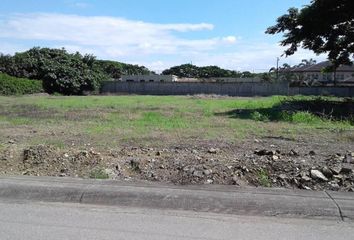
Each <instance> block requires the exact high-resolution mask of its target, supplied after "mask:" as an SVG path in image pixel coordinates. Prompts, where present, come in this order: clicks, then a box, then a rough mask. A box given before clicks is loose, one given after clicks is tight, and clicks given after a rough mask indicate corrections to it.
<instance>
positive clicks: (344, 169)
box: [340, 163, 354, 174]
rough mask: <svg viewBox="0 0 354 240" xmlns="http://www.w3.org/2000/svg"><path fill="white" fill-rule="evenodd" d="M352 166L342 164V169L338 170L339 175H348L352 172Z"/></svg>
mask: <svg viewBox="0 0 354 240" xmlns="http://www.w3.org/2000/svg"><path fill="white" fill-rule="evenodd" d="M353 168H354V167H353V165H352V164H348V163H346V164H343V165H342V169H341V170H340V173H343V174H350V173H352V172H353Z"/></svg>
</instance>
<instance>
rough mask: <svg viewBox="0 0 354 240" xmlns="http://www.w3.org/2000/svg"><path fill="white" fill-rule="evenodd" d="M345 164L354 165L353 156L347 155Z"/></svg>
mask: <svg viewBox="0 0 354 240" xmlns="http://www.w3.org/2000/svg"><path fill="white" fill-rule="evenodd" d="M343 163H354V161H353V157H352V155H351V154H347V155H345V157H344V159H343Z"/></svg>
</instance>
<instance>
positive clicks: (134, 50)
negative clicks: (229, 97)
mask: <svg viewBox="0 0 354 240" xmlns="http://www.w3.org/2000/svg"><path fill="white" fill-rule="evenodd" d="M309 3H310V0H82V1H80V0H79V1H78V0H55V1H54V0H53V1H49V0H1V5H0V52H1V53H4V54H14V53H15V52H21V51H25V50H28V49H30V48H32V47H34V46H39V47H51V48H52V47H53V48H62V47H64V48H65V49H67V50H68V51H69V52H75V51H79V52H81V53H82V54H93V55H95V56H97V58H99V59H108V60H116V61H121V62H126V63H132V64H139V65H144V66H146V67H148V68H150V69H151V70H154V71H157V72H161V71H162V70H164V69H166V68H169V67H171V66H176V65H180V64H185V63H192V64H195V65H198V66H206V65H217V66H219V67H223V68H227V69H232V70H238V71H251V72H262V71H268V70H269V69H270V68H271V67H273V66H275V65H276V59H277V57H280V56H281V55H282V53H283V51H284V48H283V47H281V46H279V41H280V40H281V37H282V35H281V34H280V35H275V36H273V35H267V34H265V33H264V32H265V30H266V29H267V27H269V26H272V25H274V24H275V22H276V19H277V17H279V16H281V15H282V14H284V13H286V11H287V9H289V8H290V7H298V8H301V7H302V6H304V5H307V4H309ZM309 58H314V59H317V60H318V61H320V60H324V59H325V56H316V55H314V54H313V53H311V52H310V51H307V50H299V51H298V52H297V53H296V54H295V55H293V56H291V57H287V58H285V57H281V58H280V64H283V63H289V64H291V65H293V64H297V63H299V62H300V61H301V59H309Z"/></svg>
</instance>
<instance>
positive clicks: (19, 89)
mask: <svg viewBox="0 0 354 240" xmlns="http://www.w3.org/2000/svg"><path fill="white" fill-rule="evenodd" d="M40 92H44V90H43V87H42V81H38V80H29V79H26V78H16V77H11V76H9V75H7V74H4V73H0V95H23V94H32V93H40Z"/></svg>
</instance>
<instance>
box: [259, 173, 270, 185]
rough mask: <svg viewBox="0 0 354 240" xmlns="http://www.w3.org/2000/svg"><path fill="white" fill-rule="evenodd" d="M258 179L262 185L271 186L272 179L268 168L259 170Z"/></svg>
mask: <svg viewBox="0 0 354 240" xmlns="http://www.w3.org/2000/svg"><path fill="white" fill-rule="evenodd" d="M258 181H259V184H260V185H261V186H262V187H271V185H272V184H271V181H270V178H269V174H268V172H267V171H266V170H264V169H261V170H260V171H259V172H258Z"/></svg>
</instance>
